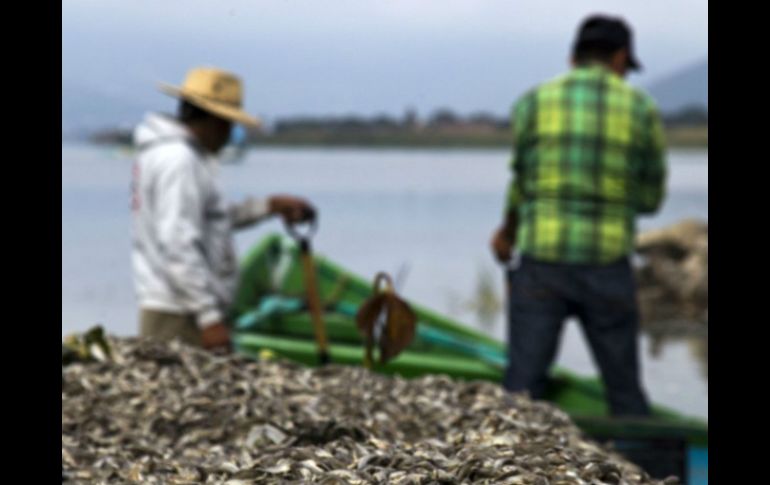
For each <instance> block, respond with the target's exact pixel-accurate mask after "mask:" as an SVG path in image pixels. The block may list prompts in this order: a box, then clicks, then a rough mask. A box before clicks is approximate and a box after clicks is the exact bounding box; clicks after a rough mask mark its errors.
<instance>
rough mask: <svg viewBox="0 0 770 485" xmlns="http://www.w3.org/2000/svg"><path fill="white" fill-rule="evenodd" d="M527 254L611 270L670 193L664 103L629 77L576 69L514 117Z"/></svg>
mask: <svg viewBox="0 0 770 485" xmlns="http://www.w3.org/2000/svg"><path fill="white" fill-rule="evenodd" d="M512 125H513V135H514V140H515V146H514V154H513V161H512V163H511V166H512V170H513V181H512V182H511V185H510V188H509V191H508V200H507V206H506V209H507V210H516V211H517V214H518V220H519V224H518V229H517V237H516V246H517V247H518V249H519V251H520V252H521V253H522V254H524V255H527V256H530V257H532V258H534V259H536V260H540V261H550V262H562V263H600V264H603V263H608V262H612V261H614V260H617V259H619V258H621V257H623V256H627V255H629V254H630V253H631V252H632V251H633V249H634V233H635V217H636V215H637V214H649V213H654V212H655V211H657V210H658V207H659V206H660V204H661V202H662V200H663V195H664V189H665V178H666V165H665V159H664V138H663V127H662V124H661V121H660V116H659V114H658V110H657V108H656V106H655V103H654V102H653V101H652V99H651V98H650V97H649V96H647V95H646V94H644V93H642V92H640V91H638V90H636V89H634V88H633V87H631V86H630V85H629V84H627V83H626V82H625V81H623V79H622V78H621V77H620V76H617V75H616V74H614V73H613V72H611V71H609V70H608V69H606V68H604V67H601V66H598V65H593V66H587V67H579V68H575V69H573V70H572V71H570V72H569V73H567V74H566V75H564V76H561V77H559V78H557V79H555V80H553V81H550V82H547V83H545V84H543V85H541V86H539V87H537V88H535V89H534V90H532V91H530V92H529V93H527V94H525V95H524V96H523V97H522V98H521V99H519V101H518V102H517V103H516V104H515V106H514V108H513V117H512Z"/></svg>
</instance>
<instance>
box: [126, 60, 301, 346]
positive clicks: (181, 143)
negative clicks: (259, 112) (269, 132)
mask: <svg viewBox="0 0 770 485" xmlns="http://www.w3.org/2000/svg"><path fill="white" fill-rule="evenodd" d="M161 89H162V91H164V92H165V93H167V94H170V95H172V96H174V97H176V98H179V99H180V103H179V111H178V114H177V117H171V116H167V115H163V114H156V113H151V114H148V115H147V117H146V118H145V119H144V121H143V122H142V123H141V124H140V125H139V126H138V127H137V128H136V130H135V132H134V143H135V145H136V148H137V150H138V158H137V160H136V163H135V164H134V170H133V184H132V185H133V186H132V212H133V249H132V263H133V268H134V283H135V288H136V292H137V297H138V302H139V308H140V323H139V326H140V335H141V336H144V337H151V338H156V339H160V340H170V339H173V338H180V339H181V340H183V341H185V342H187V343H190V344H194V345H200V346H203V347H204V348H216V347H226V346H228V345H229V342H230V337H229V331H228V327H227V325H226V322H225V319H226V316H227V310H228V306H229V305H230V304H231V302H232V298H233V295H234V292H235V284H236V276H237V262H236V257H235V251H234V244H233V236H232V231H233V230H234V229H241V228H245V227H248V226H251V225H252V224H254V223H256V222H258V221H260V220H263V219H265V218H267V217H269V216H271V215H280V216H282V217H283V218H284V219H285V220H287V221H288V222H297V221H302V220H306V219H309V218H312V217H313V216H314V210H313V208H312V206H311V205H310V204H308V203H307V202H306V201H304V200H302V199H299V198H296V197H290V196H272V197H269V198H265V199H256V198H249V199H247V200H246V201H244V202H242V203H240V204H234V205H231V206H226V205H225V202H224V200H223V198H222V196H221V193H220V189H219V187H218V183H217V179H216V170H217V164H218V160H217V154H218V153H219V152H220V151H221V149H222V148H223V147H224V146H225V145H226V144H227V143H228V139H229V138H230V137H231V134H232V133H233V131H234V130H233V123H240V124H242V125H246V126H250V127H257V126H258V125H259V122H258V120H257V119H255V118H253V117H251V116H249V115H248V114H246V113H245V112H244V111H243V110H242V108H241V104H242V99H243V90H242V87H241V81H240V80H239V79H238V78H237V77H236V76H234V75H233V74H231V73H228V72H225V71H222V70H219V69H215V68H197V69H193V70H191V71H190V72H189V73H188V75H187V78H186V80H185V82H184V84H183V85H182V86H181V87H179V88H177V87H173V86H168V85H163V86H162V87H161Z"/></svg>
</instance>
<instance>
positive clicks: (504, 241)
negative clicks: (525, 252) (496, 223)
mask: <svg viewBox="0 0 770 485" xmlns="http://www.w3.org/2000/svg"><path fill="white" fill-rule="evenodd" d="M506 232H507V231H506V229H505V227H501V228H499V229H498V230H496V231H495V233H494V234H493V235H492V241H490V245H491V246H492V254H494V255H495V259H497V260H498V261H499V262H500V263H507V262H508V261H510V260H511V254H512V252H513V242H512V241H511V240H510V239H509V238H508V236H507V234H506Z"/></svg>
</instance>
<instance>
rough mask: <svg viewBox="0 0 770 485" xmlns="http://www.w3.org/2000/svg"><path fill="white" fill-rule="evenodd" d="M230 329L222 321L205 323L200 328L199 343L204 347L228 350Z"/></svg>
mask: <svg viewBox="0 0 770 485" xmlns="http://www.w3.org/2000/svg"><path fill="white" fill-rule="evenodd" d="M230 344H231V342H230V330H229V329H228V328H227V325H225V324H224V323H222V322H217V323H214V324H212V325H207V326H205V327H203V329H201V345H202V346H203V348H204V349H207V350H214V349H224V350H227V351H229V350H230Z"/></svg>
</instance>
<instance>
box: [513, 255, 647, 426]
mask: <svg viewBox="0 0 770 485" xmlns="http://www.w3.org/2000/svg"><path fill="white" fill-rule="evenodd" d="M508 282H509V291H508V293H509V300H508V331H509V334H508V359H509V363H508V368H507V370H506V374H505V381H504V386H505V388H506V389H508V390H509V391H513V392H518V391H524V390H527V391H529V393H530V395H531V396H532V398H534V399H542V398H543V394H544V392H545V388H546V384H547V379H548V377H547V375H548V370H549V369H550V367H551V365H552V364H553V363H554V360H555V358H556V352H557V350H558V346H559V340H560V337H561V332H562V329H563V326H564V322H565V320H566V319H567V318H568V317H570V316H575V317H577V318H578V319H579V320H580V323H581V327H582V330H583V333H584V335H585V337H586V339H587V340H588V344H589V345H590V347H591V351H592V354H593V357H594V362H595V363H596V365H597V366H598V367H599V370H600V372H601V375H602V379H603V381H604V385H605V389H606V392H607V400H608V404H609V408H610V412H611V414H612V415H615V416H619V415H626V416H644V415H648V414H649V413H650V409H649V404H648V402H647V398H646V397H645V394H644V391H643V390H642V386H641V382H640V378H639V372H640V371H639V351H638V345H639V344H638V340H637V333H638V328H639V313H638V309H637V304H636V285H635V283H634V276H633V272H632V269H631V265H630V262H629V260H628V259H627V258H625V259H623V260H621V261H618V262H616V263H612V264H607V265H572V264H559V263H543V262H538V261H535V260H532V259H530V258H527V257H526V256H525V257H523V258H522V261H521V265H520V267H519V268H518V269H517V270H515V271H509V272H508Z"/></svg>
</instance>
